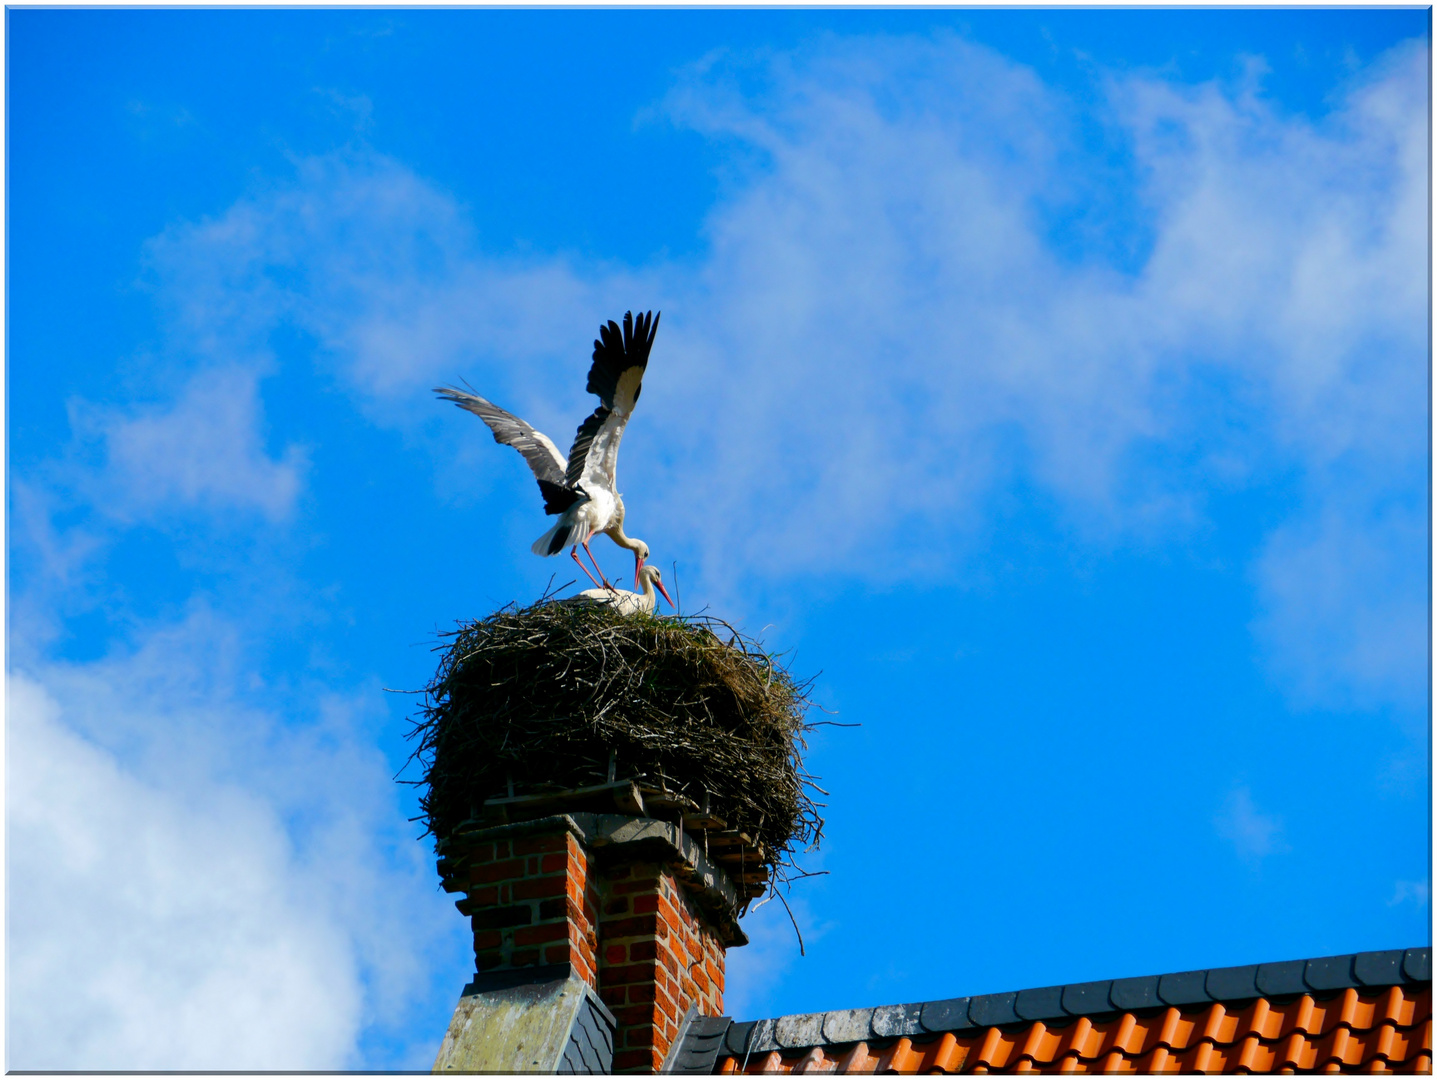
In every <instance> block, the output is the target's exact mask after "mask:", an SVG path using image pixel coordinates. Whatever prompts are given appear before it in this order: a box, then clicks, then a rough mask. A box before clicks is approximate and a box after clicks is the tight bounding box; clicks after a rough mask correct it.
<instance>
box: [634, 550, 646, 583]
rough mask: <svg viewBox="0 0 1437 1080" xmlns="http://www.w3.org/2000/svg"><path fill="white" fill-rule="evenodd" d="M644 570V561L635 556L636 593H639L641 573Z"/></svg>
mask: <svg viewBox="0 0 1437 1080" xmlns="http://www.w3.org/2000/svg"><path fill="white" fill-rule="evenodd" d="M643 568H644V560H643V559H641V558H639V557H638V556H637V555H635V556H634V592H638V591H639V588H640V586H639V571H640V570H642V569H643Z"/></svg>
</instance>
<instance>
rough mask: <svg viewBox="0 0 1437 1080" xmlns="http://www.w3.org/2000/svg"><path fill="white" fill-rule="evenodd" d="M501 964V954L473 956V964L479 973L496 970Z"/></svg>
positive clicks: (483, 953)
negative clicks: (491, 969)
mask: <svg viewBox="0 0 1437 1080" xmlns="http://www.w3.org/2000/svg"><path fill="white" fill-rule="evenodd" d="M503 962H504V954H503V953H498V952H481V953H476V954H475V955H474V963H475V965H476V966H477V967H478V968H479V970H480V971H488V970H489V969H490V968H496V967H498V966H499V965H500V964H502V963H503Z"/></svg>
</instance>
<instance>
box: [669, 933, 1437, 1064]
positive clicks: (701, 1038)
mask: <svg viewBox="0 0 1437 1080" xmlns="http://www.w3.org/2000/svg"><path fill="white" fill-rule="evenodd" d="M1431 981H1432V949H1431V946H1426V947H1423V948H1418V949H1393V950H1390V951H1387V952H1367V953H1356V954H1349V955H1347V956H1324V957H1319V958H1318V959H1315V960H1290V961H1285V962H1282V963H1275V964H1249V965H1247V966H1244V967H1230V968H1210V969H1207V970H1203V971H1179V972H1175V973H1173V974H1170V975H1147V976H1143V977H1141V978H1136V979H1109V980H1105V981H1102V982H1088V983H1069V984H1068V985H1066V986H1044V987H1039V988H1036V989H1033V990H1018V991H1012V992H1009V993H1006V994H982V995H979V996H976V997H958V998H947V999H945V1000H943V1001H928V1002H922V1003H920V1004H916V1005H882V1006H879V1007H878V1008H874V1009H843V1010H838V1011H835V1012H824V1013H803V1014H799V1015H795V1016H780V1017H777V1018H775V1019H772V1020H747V1021H743V1022H740V1023H734V1022H732V1021H730V1020H729V1019H728V1018H727V1017H709V1018H700V1019H702V1021H703V1024H702V1027H700V1025H699V1022H698V1021H695V1023H694V1024H692V1025H690V1028H689V1031H688V1033H687V1034H686V1036H685V1037H684V1040H683V1046H682V1048H681V1051H680V1054H679V1056H678V1058H676V1059H675V1065H676V1067H675V1068H674V1071H675V1072H678V1071H685V1072H690V1071H701V1069H700V1068H694V1069H683V1070H680V1069H679V1068H677V1062H678V1061H679V1060H684V1061H692V1063H693V1064H694V1065H696V1066H701V1065H702V1064H703V1063H704V1062H708V1070H703V1071H711V1070H712V1069H713V1067H714V1063H715V1062H716V1061H717V1059H718V1058H719V1057H721V1056H726V1055H732V1056H735V1057H742V1056H744V1055H752V1054H766V1053H768V1052H770V1051H772V1050H796V1049H802V1048H805V1047H812V1046H830V1045H837V1044H841V1043H853V1042H859V1041H861V1040H862V1041H866V1040H870V1039H891V1038H897V1037H898V1036H902V1035H907V1036H927V1035H938V1034H941V1033H943V1032H946V1031H955V1032H956V1031H964V1030H969V1031H971V1030H973V1029H976V1028H987V1027H1001V1026H1003V1025H1005V1024H1026V1023H1031V1022H1033V1021H1035V1020H1043V1021H1054V1020H1069V1019H1075V1018H1077V1017H1079V1016H1097V1015H1100V1014H1103V1013H1114V1012H1137V1011H1139V1010H1142V1009H1157V1008H1167V1007H1169V1006H1178V1007H1181V1008H1186V1007H1192V1006H1204V1005H1209V1004H1211V1003H1213V1002H1224V1003H1228V1002H1237V1001H1250V1000H1251V999H1253V998H1256V997H1268V998H1278V997H1289V996H1296V995H1299V994H1314V995H1319V996H1321V995H1328V994H1332V993H1335V992H1337V991H1339V990H1344V989H1346V988H1347V987H1356V988H1357V989H1380V988H1383V987H1388V986H1398V985H1403V984H1407V983H1419V982H1431ZM720 1034H721V1037H722V1043H723V1047H722V1050H717V1051H716V1050H713V1047H714V1045H715V1044H716V1042H717V1041H718V1040H719V1038H720ZM710 1053H712V1054H713V1057H712V1060H710V1059H709V1058H708V1055H709V1054H710Z"/></svg>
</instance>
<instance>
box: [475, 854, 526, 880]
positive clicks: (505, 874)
mask: <svg viewBox="0 0 1437 1080" xmlns="http://www.w3.org/2000/svg"><path fill="white" fill-rule="evenodd" d="M523 876H524V860H523V859H506V860H505V861H503V862H496V863H490V864H489V865H487V866H476V867H475V868H474V870H473V872H472V873H471V874H470V875H469V878H470V880H471V881H473V882H475V883H476V884H482V883H485V882H490V881H503V880H504V879H505V878H516V877H523Z"/></svg>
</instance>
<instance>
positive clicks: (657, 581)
mask: <svg viewBox="0 0 1437 1080" xmlns="http://www.w3.org/2000/svg"><path fill="white" fill-rule="evenodd" d="M654 584H655V585H657V586H658V589H659V592H661V593H663V594H664V599H665V600H667V601H668V602H669V607H671V608H677V607H678V605H677V604H675V603H674V601H673V598H672V597H671V596H669V590H668V589H666V588H664V583H663V581H661V580H660V579H659V578H654Z"/></svg>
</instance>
